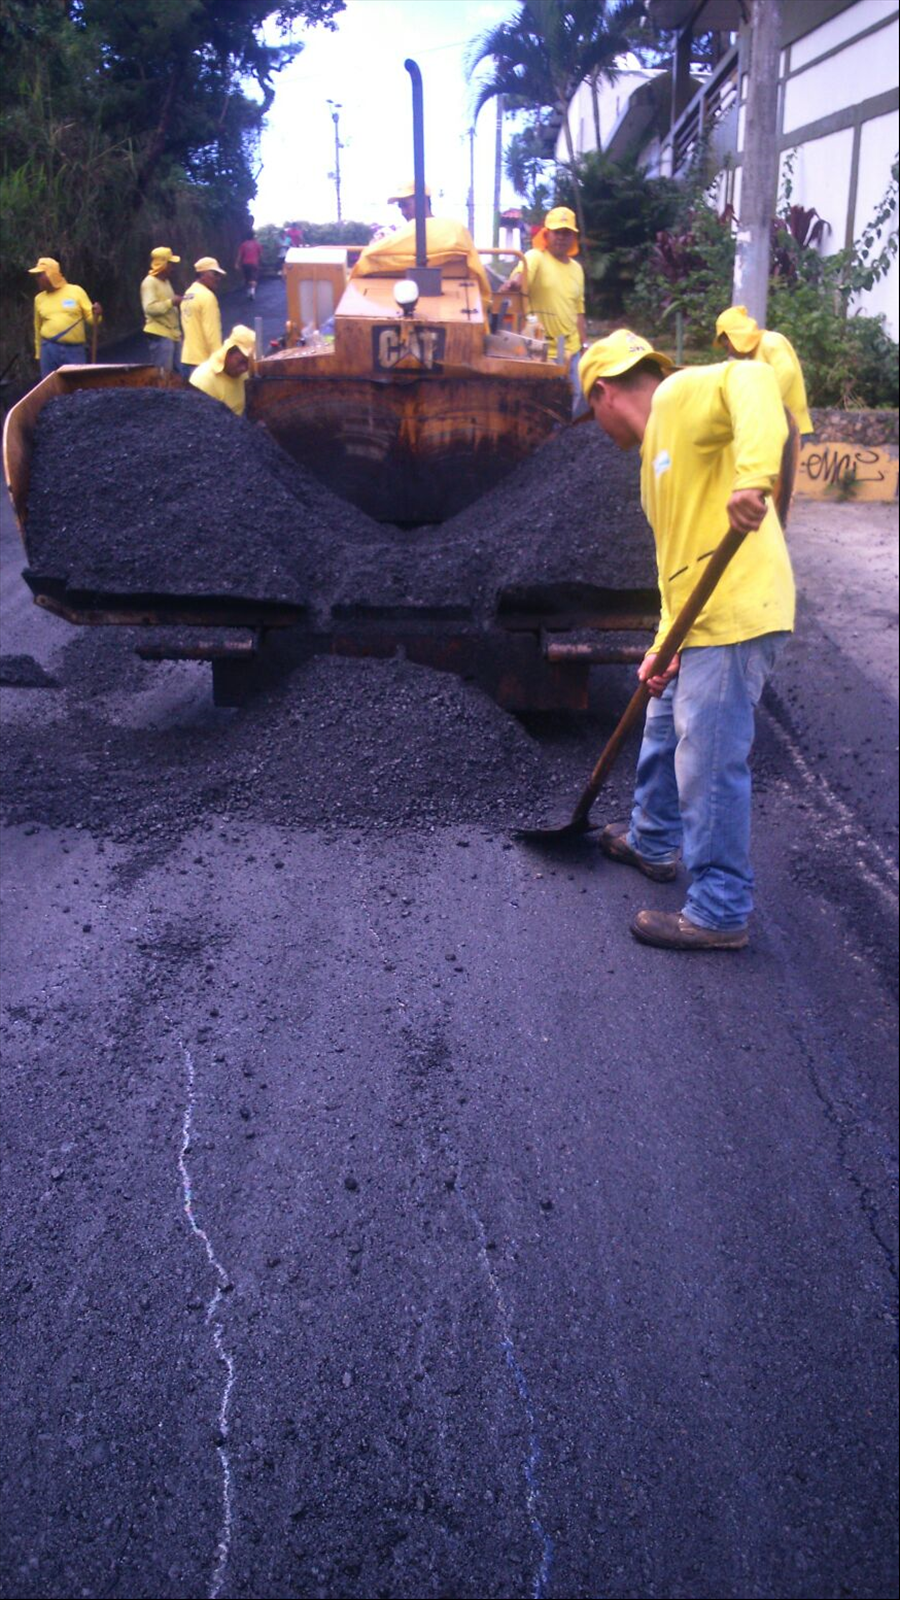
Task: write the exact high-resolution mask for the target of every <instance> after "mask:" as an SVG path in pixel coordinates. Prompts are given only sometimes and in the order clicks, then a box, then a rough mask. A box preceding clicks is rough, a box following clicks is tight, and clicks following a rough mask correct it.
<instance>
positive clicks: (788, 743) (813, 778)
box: [767, 712, 898, 913]
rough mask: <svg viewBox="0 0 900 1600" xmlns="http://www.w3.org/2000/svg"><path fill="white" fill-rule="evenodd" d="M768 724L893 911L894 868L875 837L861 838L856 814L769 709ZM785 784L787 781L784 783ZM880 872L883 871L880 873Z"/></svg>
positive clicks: (866, 876) (895, 899) (856, 864)
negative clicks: (864, 852) (815, 767)
mask: <svg viewBox="0 0 900 1600" xmlns="http://www.w3.org/2000/svg"><path fill="white" fill-rule="evenodd" d="M767 720H768V725H769V727H770V728H771V729H772V731H773V732H774V733H775V735H776V737H777V739H778V741H779V743H780V745H781V746H782V749H783V750H784V751H785V752H786V754H787V756H788V759H789V760H790V761H791V763H792V764H793V766H794V768H795V770H796V772H797V775H798V777H799V778H800V779H801V780H802V782H803V783H804V785H805V786H806V787H807V789H808V790H809V791H810V792H811V793H812V794H813V795H814V804H815V805H816V806H817V808H818V809H819V810H820V811H821V812H823V813H825V814H827V815H828V816H829V818H830V820H831V823H832V825H833V826H835V827H836V828H838V829H839V830H840V832H841V833H843V834H844V835H845V836H846V838H847V841H848V843H849V844H850V845H851V846H852V848H853V867H854V870H855V871H856V872H857V874H858V876H859V877H860V878H861V879H862V880H863V882H864V883H865V884H866V885H867V886H868V887H869V888H870V889H872V890H873V891H874V893H875V894H876V895H877V896H878V898H879V899H880V900H881V902H882V904H883V905H884V906H885V907H886V908H887V910H888V911H890V912H892V913H896V911H897V907H898V892H897V883H896V879H897V868H896V865H895V863H894V862H893V861H892V860H891V858H890V856H889V855H888V854H887V852H886V851H884V850H882V849H881V848H880V846H879V845H877V844H876V843H875V840H874V839H870V838H868V837H867V838H866V839H865V841H864V842H861V841H860V837H859V835H860V824H859V820H858V819H857V817H856V816H855V815H854V813H853V811H852V810H851V809H850V807H849V806H848V805H846V804H845V802H844V801H843V800H841V799H840V798H839V797H838V795H836V794H835V792H834V790H833V789H832V787H831V785H830V784H829V782H828V780H827V778H824V777H823V776H822V774H821V773H820V772H816V771H815V769H814V768H813V767H811V766H810V764H809V762H808V761H807V759H806V757H805V756H804V755H803V754H802V752H801V751H800V750H799V749H798V747H797V745H796V744H795V742H794V740H793V739H792V738H791V735H790V734H789V733H788V731H787V729H786V728H785V727H783V726H782V724H781V723H780V722H779V720H778V718H777V717H776V716H774V715H773V714H772V713H771V712H769V714H768V718H767ZM785 787H787V785H785ZM863 849H864V850H865V851H866V853H867V855H868V857H869V859H870V861H871V862H872V863H874V866H875V867H876V868H877V869H879V870H877V871H873V870H872V866H871V865H870V864H869V861H867V860H866V857H865V856H864V855H863V854H862V853H861V852H862V850H863ZM880 874H883V876H881V875H880Z"/></svg>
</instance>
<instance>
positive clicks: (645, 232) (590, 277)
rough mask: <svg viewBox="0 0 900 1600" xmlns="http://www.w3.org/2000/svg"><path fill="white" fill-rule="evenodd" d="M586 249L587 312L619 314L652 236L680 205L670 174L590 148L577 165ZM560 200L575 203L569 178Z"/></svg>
mask: <svg viewBox="0 0 900 1600" xmlns="http://www.w3.org/2000/svg"><path fill="white" fill-rule="evenodd" d="M578 178H579V184H580V187H581V199H582V206H583V209H584V223H585V229H586V245H587V248H586V250H585V251H584V252H583V256H582V260H583V264H584V269H585V291H586V297H587V308H588V313H589V314H590V315H592V316H596V317H603V318H607V319H613V318H620V317H621V316H622V315H623V313H624V309H625V305H626V302H627V301H628V300H629V298H630V296H631V294H632V292H633V289H634V283H635V279H636V277H637V274H638V272H639V271H640V270H641V267H642V266H643V263H644V261H645V260H646V256H647V252H648V250H649V249H650V248H651V245H652V242H653V240H655V239H656V238H657V236H658V235H661V234H662V233H663V230H665V229H666V228H667V227H669V226H670V225H671V223H672V221H673V220H674V218H675V216H676V214H677V211H678V207H679V204H680V191H679V187H678V184H677V183H675V182H674V180H673V179H671V178H648V176H647V174H646V173H645V172H644V171H642V169H641V168H640V167H639V166H638V165H637V162H636V161H613V160H612V159H611V158H610V157H609V156H607V155H604V154H602V153H601V152H599V151H596V150H594V151H591V152H590V153H589V154H588V155H586V156H584V157H582V159H581V160H580V161H579V163H578ZM556 200H557V201H561V202H562V203H563V204H564V205H571V203H572V201H571V189H570V187H569V185H568V182H567V178H566V176H563V180H562V182H561V184H560V186H559V189H558V192H557V194H556Z"/></svg>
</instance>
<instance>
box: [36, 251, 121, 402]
mask: <svg viewBox="0 0 900 1600" xmlns="http://www.w3.org/2000/svg"><path fill="white" fill-rule="evenodd" d="M28 271H29V272H30V273H31V275H32V277H33V278H35V279H36V282H37V288H38V292H37V294H36V295H35V297H34V357H35V360H36V361H39V362H40V364H41V377H42V378H46V377H47V376H48V375H49V374H50V373H51V372H55V371H56V369H57V367H63V366H70V365H72V364H73V363H74V364H75V365H76V366H78V365H81V364H82V363H83V362H85V361H86V360H87V330H88V328H89V327H92V326H93V324H94V323H95V322H98V321H99V320H100V318H101V317H102V315H103V308H102V306H101V305H100V304H99V302H98V301H96V300H89V299H88V297H87V295H86V294H85V292H84V290H83V289H82V288H81V287H80V286H79V285H78V284H77V283H67V282H66V279H65V278H64V277H63V274H62V270H61V268H60V265H59V262H58V261H55V260H54V259H53V257H52V256H39V257H38V260H37V262H36V264H35V265H34V266H33V267H29V268H28Z"/></svg>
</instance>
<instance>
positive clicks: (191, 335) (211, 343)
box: [181, 283, 222, 367]
mask: <svg viewBox="0 0 900 1600" xmlns="http://www.w3.org/2000/svg"><path fill="white" fill-rule="evenodd" d="M181 328H182V333H183V335H184V343H183V345H182V346H181V359H182V361H183V362H184V364H185V366H186V367H198V366H199V365H200V363H201V361H206V359H207V357H208V356H211V355H212V354H213V352H214V351H215V350H218V348H219V346H220V344H221V343H222V314H221V312H220V311H219V302H218V300H217V299H216V297H215V295H214V294H213V292H212V290H211V289H207V287H206V284H205V283H192V284H191V287H190V288H189V289H188V291H187V293H186V294H185V295H184V297H183V299H182V302H181Z"/></svg>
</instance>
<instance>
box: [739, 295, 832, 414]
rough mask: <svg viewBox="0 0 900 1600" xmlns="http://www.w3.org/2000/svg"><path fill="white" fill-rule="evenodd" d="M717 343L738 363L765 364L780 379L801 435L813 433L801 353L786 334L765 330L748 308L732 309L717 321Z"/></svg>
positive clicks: (784, 398) (779, 382)
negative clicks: (754, 362)
mask: <svg viewBox="0 0 900 1600" xmlns="http://www.w3.org/2000/svg"><path fill="white" fill-rule="evenodd" d="M716 344H720V345H723V346H724V348H725V349H726V350H727V351H728V354H729V355H730V356H731V357H732V358H733V359H734V360H735V361H765V362H766V363H767V364H768V365H769V366H770V367H771V368H772V370H773V372H774V373H775V376H776V378H777V379H778V387H779V389H780V390H781V398H782V400H783V401H784V403H785V405H786V406H787V408H788V411H789V412H790V413H791V416H792V417H793V419H794V421H795V422H796V424H797V427H798V428H799V430H800V432H801V434H803V433H813V432H814V431H815V429H814V427H813V422H812V418H811V417H810V414H809V407H808V406H807V403H806V384H805V383H804V381H803V369H802V368H801V366H800V362H799V360H798V359H797V352H796V350H795V349H794V346H793V345H792V344H791V342H790V340H789V339H786V338H785V336H784V334H783V333H775V332H773V331H772V330H771V329H769V328H761V327H760V326H759V323H758V322H757V321H756V319H755V318H754V317H751V315H750V313H749V311H748V310H747V307H746V306H729V307H728V310H727V311H723V312H722V315H721V316H720V317H719V319H718V321H717V322H716Z"/></svg>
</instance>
